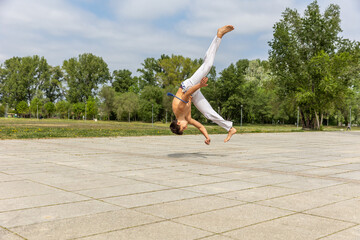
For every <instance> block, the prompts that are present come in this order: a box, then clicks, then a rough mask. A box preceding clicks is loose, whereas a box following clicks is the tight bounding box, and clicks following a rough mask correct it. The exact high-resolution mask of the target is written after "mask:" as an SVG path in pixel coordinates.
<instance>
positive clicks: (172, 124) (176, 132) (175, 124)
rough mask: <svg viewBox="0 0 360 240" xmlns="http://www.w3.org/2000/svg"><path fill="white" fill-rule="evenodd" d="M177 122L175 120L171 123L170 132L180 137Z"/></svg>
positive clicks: (180, 132) (180, 133)
mask: <svg viewBox="0 0 360 240" xmlns="http://www.w3.org/2000/svg"><path fill="white" fill-rule="evenodd" d="M177 122H178V121H177V119H175V120H174V121H172V122H171V124H170V130H171V131H172V132H173V133H175V134H177V135H182V134H183V131H180V126H179V125H178V124H177Z"/></svg>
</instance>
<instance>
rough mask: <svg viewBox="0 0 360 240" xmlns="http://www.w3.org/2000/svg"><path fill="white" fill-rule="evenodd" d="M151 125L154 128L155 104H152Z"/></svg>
mask: <svg viewBox="0 0 360 240" xmlns="http://www.w3.org/2000/svg"><path fill="white" fill-rule="evenodd" d="M151 125H152V127H154V104H151Z"/></svg>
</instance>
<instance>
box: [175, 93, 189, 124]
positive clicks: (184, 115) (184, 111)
mask: <svg viewBox="0 0 360 240" xmlns="http://www.w3.org/2000/svg"><path fill="white" fill-rule="evenodd" d="M184 95H185V93H183V92H182V89H181V88H179V90H178V91H177V92H176V96H177V97H179V98H181V99H184ZM172 109H173V112H174V114H175V116H176V119H178V120H182V119H185V120H188V121H189V120H190V119H188V118H189V117H190V118H191V97H190V99H189V102H188V103H184V102H182V101H180V100H179V99H177V98H175V97H174V99H173V102H172Z"/></svg>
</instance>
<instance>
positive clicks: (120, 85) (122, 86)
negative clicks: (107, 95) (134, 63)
mask: <svg viewBox="0 0 360 240" xmlns="http://www.w3.org/2000/svg"><path fill="white" fill-rule="evenodd" d="M131 74H132V73H131V71H129V70H127V69H123V70H115V71H114V72H113V81H112V87H113V88H114V89H115V91H116V92H120V93H124V92H128V91H130V89H134V87H136V85H137V80H138V79H137V78H136V77H131Z"/></svg>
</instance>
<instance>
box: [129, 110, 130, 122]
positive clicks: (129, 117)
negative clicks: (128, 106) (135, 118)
mask: <svg viewBox="0 0 360 240" xmlns="http://www.w3.org/2000/svg"><path fill="white" fill-rule="evenodd" d="M129 122H130V112H129Z"/></svg>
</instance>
